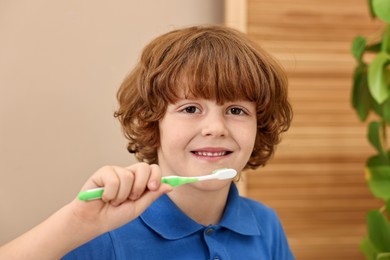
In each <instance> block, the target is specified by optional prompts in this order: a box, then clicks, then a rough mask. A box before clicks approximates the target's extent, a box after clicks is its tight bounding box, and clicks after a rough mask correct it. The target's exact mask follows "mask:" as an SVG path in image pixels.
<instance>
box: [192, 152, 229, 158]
mask: <svg viewBox="0 0 390 260" xmlns="http://www.w3.org/2000/svg"><path fill="white" fill-rule="evenodd" d="M194 153H195V154H196V155H200V156H210V157H212V156H224V155H225V154H226V152H216V153H212V152H194Z"/></svg>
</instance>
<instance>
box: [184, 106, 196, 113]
mask: <svg viewBox="0 0 390 260" xmlns="http://www.w3.org/2000/svg"><path fill="white" fill-rule="evenodd" d="M198 110H199V109H198V108H197V107H196V106H188V107H185V108H184V109H183V112H185V113H191V114H193V113H196V112H198Z"/></svg>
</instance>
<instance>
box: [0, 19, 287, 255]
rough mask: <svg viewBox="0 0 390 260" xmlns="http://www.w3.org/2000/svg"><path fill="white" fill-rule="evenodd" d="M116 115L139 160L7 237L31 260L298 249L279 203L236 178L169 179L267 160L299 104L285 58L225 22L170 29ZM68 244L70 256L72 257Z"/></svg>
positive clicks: (147, 53) (128, 83)
mask: <svg viewBox="0 0 390 260" xmlns="http://www.w3.org/2000/svg"><path fill="white" fill-rule="evenodd" d="M118 101H119V109H118V111H117V112H116V113H115V116H116V117H118V119H119V120H120V122H121V124H122V127H123V132H124V134H125V136H126V138H127V139H128V140H129V145H128V150H129V151H130V152H131V153H134V154H135V156H136V157H137V159H138V160H139V161H140V162H139V163H136V164H134V165H131V166H129V167H118V166H105V167H103V168H101V169H99V170H98V171H97V172H96V173H94V174H93V175H92V176H91V178H90V179H89V180H88V181H87V182H86V184H85V185H84V187H83V188H82V190H86V189H90V188H95V187H105V191H104V194H103V198H102V200H94V201H87V202H85V201H79V200H77V199H75V200H74V201H72V202H71V203H70V204H68V205H66V206H65V207H64V208H62V209H60V210H59V211H58V212H57V213H55V214H54V215H53V216H51V217H50V218H49V219H48V220H46V221H45V222H43V223H42V224H40V225H39V226H37V227H35V228H34V229H33V230H31V231H29V232H27V233H26V234H24V235H23V236H21V237H19V238H17V239H15V240H14V241H11V242H10V243H9V244H7V245H5V246H4V247H3V248H0V255H1V254H3V255H4V256H14V257H15V258H20V259H23V258H28V259H55V258H60V257H63V258H64V259H239V258H242V259H277V260H284V259H294V257H293V255H292V253H291V251H290V249H289V246H288V243H287V239H286V237H285V235H284V232H283V229H282V226H281V224H280V222H279V220H278V218H277V216H276V214H275V212H274V211H273V210H272V209H269V208H267V207H266V206H264V205H262V204H260V203H258V202H255V201H252V200H249V199H246V198H242V197H240V196H239V195H238V192H237V189H236V187H235V185H234V183H233V182H232V180H214V181H207V182H199V183H191V184H186V185H182V186H178V187H175V188H172V187H170V186H169V185H167V184H161V177H162V176H167V175H179V176H200V175H206V174H209V173H211V172H212V171H213V170H216V169H219V168H233V169H235V170H237V172H241V171H242V170H243V169H254V168H257V167H259V166H264V165H265V164H266V162H267V161H268V159H269V158H270V157H271V156H272V154H273V152H274V148H275V146H276V145H277V144H278V143H279V141H280V135H281V133H283V132H284V131H286V130H287V129H288V128H289V125H290V122H291V117H292V111H291V107H290V104H289V103H288V100H287V80H286V77H285V75H284V73H283V70H282V69H281V68H280V66H279V65H278V64H277V63H276V62H275V61H274V60H273V59H272V58H271V57H269V56H268V55H267V54H266V53H265V52H264V51H263V50H262V49H261V48H259V47H257V46H256V45H255V44H254V43H252V42H251V41H250V40H249V39H247V38H246V37H245V36H244V35H242V34H241V33H239V32H236V31H235V30H232V29H229V28H225V27H222V26H205V27H191V28H184V29H180V30H175V31H172V32H169V33H167V34H164V35H162V36H160V37H158V38H157V39H155V40H154V41H152V42H151V43H150V44H149V45H147V46H146V48H145V49H144V51H143V53H142V56H141V60H140V62H139V63H138V65H137V66H136V67H135V69H134V70H133V71H132V72H131V73H130V75H129V76H128V77H127V78H126V79H125V80H124V82H123V83H122V85H121V87H120V89H119V91H118ZM64 255H65V256H64Z"/></svg>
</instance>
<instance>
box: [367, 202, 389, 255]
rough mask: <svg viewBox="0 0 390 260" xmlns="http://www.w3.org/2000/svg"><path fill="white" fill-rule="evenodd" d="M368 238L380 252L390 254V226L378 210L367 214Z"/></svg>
mask: <svg viewBox="0 0 390 260" xmlns="http://www.w3.org/2000/svg"><path fill="white" fill-rule="evenodd" d="M367 225H368V238H369V240H370V241H371V243H372V244H373V245H374V246H375V248H377V249H378V251H379V252H390V243H389V242H390V224H389V222H388V221H387V219H386V218H385V216H383V214H382V213H381V212H379V211H378V210H371V211H369V212H368V214H367Z"/></svg>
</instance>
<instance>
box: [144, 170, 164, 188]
mask: <svg viewBox="0 0 390 260" xmlns="http://www.w3.org/2000/svg"><path fill="white" fill-rule="evenodd" d="M150 169H151V171H150V177H149V181H148V184H147V185H148V189H149V190H152V191H153V190H157V189H158V188H159V187H160V184H161V177H162V175H161V170H160V166H158V165H157V164H151V165H150Z"/></svg>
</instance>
